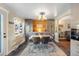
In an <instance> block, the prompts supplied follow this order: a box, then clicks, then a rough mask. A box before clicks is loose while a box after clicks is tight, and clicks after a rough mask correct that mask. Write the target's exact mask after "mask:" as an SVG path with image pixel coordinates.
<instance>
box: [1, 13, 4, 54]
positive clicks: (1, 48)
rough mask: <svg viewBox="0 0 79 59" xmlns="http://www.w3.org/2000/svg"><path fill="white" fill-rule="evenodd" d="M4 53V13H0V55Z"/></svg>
mask: <svg viewBox="0 0 79 59" xmlns="http://www.w3.org/2000/svg"><path fill="white" fill-rule="evenodd" d="M3 54H4V53H3V15H1V14H0V55H3Z"/></svg>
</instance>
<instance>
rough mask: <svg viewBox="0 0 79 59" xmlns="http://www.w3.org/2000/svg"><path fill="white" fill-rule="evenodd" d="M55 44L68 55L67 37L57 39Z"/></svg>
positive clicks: (68, 42) (68, 43)
mask: <svg viewBox="0 0 79 59" xmlns="http://www.w3.org/2000/svg"><path fill="white" fill-rule="evenodd" d="M57 45H58V46H59V47H60V48H61V49H62V50H63V51H64V52H65V53H66V54H67V55H68V56H70V41H68V40H67V39H59V43H57Z"/></svg>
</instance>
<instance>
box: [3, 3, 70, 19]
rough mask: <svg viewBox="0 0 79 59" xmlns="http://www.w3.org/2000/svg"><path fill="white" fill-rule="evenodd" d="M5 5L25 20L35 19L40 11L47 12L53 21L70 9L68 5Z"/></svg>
mask: <svg viewBox="0 0 79 59" xmlns="http://www.w3.org/2000/svg"><path fill="white" fill-rule="evenodd" d="M4 5H5V6H6V7H8V9H10V10H12V11H13V12H15V13H16V15H17V16H19V17H22V18H25V19H34V18H35V17H36V15H37V13H39V11H40V9H42V10H43V11H46V14H47V15H46V17H47V18H48V19H53V18H55V17H57V16H58V15H60V14H62V13H64V12H65V11H67V10H68V9H70V4H68V3H6V4H4Z"/></svg>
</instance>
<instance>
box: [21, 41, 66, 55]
mask: <svg viewBox="0 0 79 59" xmlns="http://www.w3.org/2000/svg"><path fill="white" fill-rule="evenodd" d="M20 56H66V54H65V53H64V52H63V51H62V50H61V49H60V48H59V47H58V46H56V44H55V43H53V42H50V43H49V44H47V45H46V44H45V45H44V44H38V45H35V44H33V43H29V44H28V45H27V47H26V48H25V49H24V51H23V52H22V53H21V54H20Z"/></svg>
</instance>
